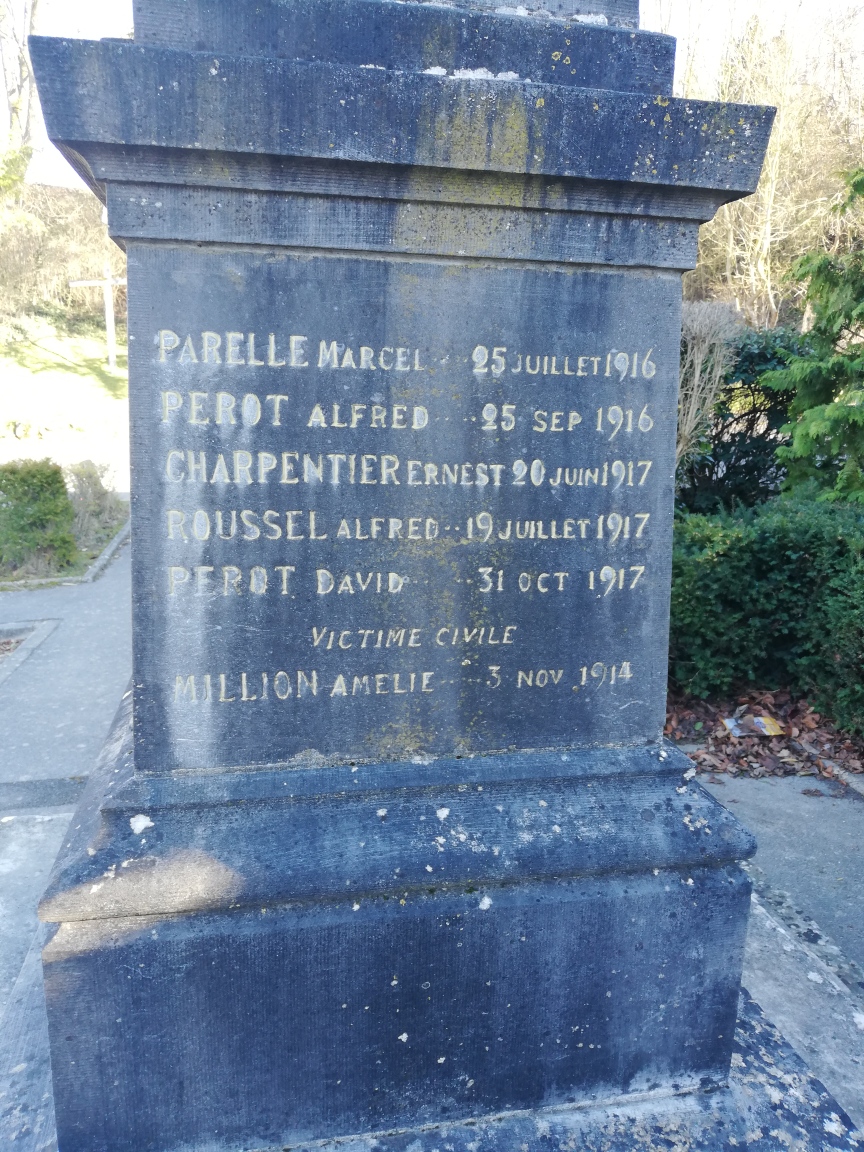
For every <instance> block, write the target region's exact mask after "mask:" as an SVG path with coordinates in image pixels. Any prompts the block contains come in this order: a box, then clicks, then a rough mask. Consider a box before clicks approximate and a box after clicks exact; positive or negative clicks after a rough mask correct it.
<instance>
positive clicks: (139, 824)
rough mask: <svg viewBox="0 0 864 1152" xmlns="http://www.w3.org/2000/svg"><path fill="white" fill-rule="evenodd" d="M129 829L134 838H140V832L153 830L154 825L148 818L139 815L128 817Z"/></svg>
mask: <svg viewBox="0 0 864 1152" xmlns="http://www.w3.org/2000/svg"><path fill="white" fill-rule="evenodd" d="M129 827H130V828H131V829H132V831H133V832H134V833H135V835H136V836H140V835H141V833H142V832H144V831H146V829H148V828H154V827H155V825H154V823H153V821H152V820H151V819H150V817H149V816H144V815H139V816H132V817H130V819H129Z"/></svg>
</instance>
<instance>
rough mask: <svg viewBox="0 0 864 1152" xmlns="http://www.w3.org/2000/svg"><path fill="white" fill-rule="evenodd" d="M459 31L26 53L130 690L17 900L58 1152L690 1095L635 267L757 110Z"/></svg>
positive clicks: (580, 54)
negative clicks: (56, 852)
mask: <svg viewBox="0 0 864 1152" xmlns="http://www.w3.org/2000/svg"><path fill="white" fill-rule="evenodd" d="M492 8H493V6H492V5H488V6H487V5H485V4H484V5H477V4H472V5H470V6H459V7H457V6H453V7H450V6H444V5H441V6H439V5H432V4H418V3H394V2H391V0H341V2H340V3H338V4H336V3H333V2H331V0H293V2H291V3H288V2H283V3H280V2H277V0H256V2H255V3H254V4H253V3H242V4H241V3H236V2H233V0H231V2H229V0H184V2H183V3H177V2H172V3H168V2H167V0H140V2H139V3H138V4H137V5H136V37H135V41H134V42H133V43H124V42H117V41H111V42H100V43H90V42H81V41H71V40H49V39H40V38H35V39H34V40H33V41H32V42H31V52H32V57H33V61H34V67H35V69H36V73H37V77H38V81H39V88H40V96H41V100H42V105H43V108H44V110H45V116H46V123H47V125H48V131H49V135H50V137H51V139H52V140H53V141H54V142H55V143H56V144H57V145H58V147H60V148H61V149H62V150H63V151H64V153H65V154H66V155H67V156H68V157H69V158H70V160H71V161H72V163H73V164H74V165H75V166H76V168H77V169H78V171H79V172H81V173H82V175H83V176H84V177H85V179H87V181H88V182H89V184H90V186H91V187H92V188H93V189H94V191H95V192H96V193H97V195H99V196H100V197H101V198H102V199H103V200H104V201H105V202H106V203H107V205H108V218H109V228H110V231H111V234H112V236H114V238H115V239H116V240H117V241H118V243H121V244H122V245H123V246H124V247H125V248H126V251H127V254H128V282H129V339H130V354H129V362H130V412H131V423H132V464H133V492H132V510H133V569H134V571H133V594H134V660H135V666H134V708H132V710H131V711H132V713H133V715H132V716H131V717H130V715H129V709H128V708H127V709H125V710H124V712H123V713H122V715H121V716H120V718H119V719H118V724H117V727H116V729H115V731H114V733H113V734H112V737H111V740H110V741H109V744H108V746H107V748H106V752H105V756H104V757H103V760H102V762H101V765H100V768H99V771H98V772H96V773H95V774H94V777H93V780H92V781H91V785H90V790H89V792H88V796H87V798H86V799H85V802H84V806H83V808H82V810H81V812H80V813H79V816H78V818H77V819H76V821H75V831H74V835H73V836H72V838H71V839H70V842H69V844H68V845H67V846H66V848H65V849H64V852H63V853H62V854H61V857H60V859H59V860H58V863H57V866H56V868H55V872H54V876H53V878H52V882H51V885H50V887H49V890H48V892H47V893H46V895H45V898H44V899H43V902H42V905H41V915H42V916H43V918H44V919H46V920H48V921H50V922H51V923H55V924H57V925H59V927H58V929H57V932H56V934H55V935H54V937H53V939H52V940H51V942H50V944H49V945H48V947H47V949H46V951H45V953H44V962H45V975H46V994H47V1000H48V1010H49V1021H50V1024H51V1031H52V1067H53V1076H54V1090H55V1104H56V1109H57V1117H58V1127H59V1131H60V1136H61V1147H62V1148H63V1150H64V1152H79V1150H80V1152H85V1149H86V1152H92V1150H93V1149H94V1148H100V1149H101V1148H105V1149H108V1148H110V1149H111V1152H119V1150H122V1152H145V1150H146V1152H153V1150H159V1152H171V1150H176V1149H178V1148H189V1149H196V1150H198V1149H201V1150H203V1149H205V1148H206V1149H208V1150H210V1149H216V1148H218V1149H225V1150H226V1152H227V1150H228V1149H235V1148H237V1147H260V1148H282V1147H284V1146H286V1145H287V1146H292V1147H294V1146H297V1145H302V1144H304V1142H309V1141H317V1140H324V1139H330V1138H333V1139H336V1138H343V1137H351V1136H357V1137H358V1139H359V1138H362V1139H363V1140H366V1139H373V1138H374V1139H377V1138H378V1137H377V1136H375V1135H374V1134H376V1133H378V1134H380V1133H383V1132H388V1131H390V1132H392V1131H396V1130H398V1131H400V1132H401V1133H402V1135H400V1137H399V1139H400V1140H402V1139H403V1137H404V1142H405V1144H406V1146H407V1145H409V1144H410V1145H411V1147H414V1146H415V1145H414V1144H411V1141H412V1140H415V1139H416V1140H417V1141H420V1143H419V1144H418V1145H417V1147H418V1148H420V1147H422V1148H425V1147H426V1146H427V1144H426V1139H427V1138H426V1136H425V1135H424V1134H423V1126H424V1125H432V1126H433V1129H434V1126H435V1125H438V1124H440V1123H442V1122H444V1121H446V1120H452V1119H461V1120H471V1118H477V1117H484V1116H485V1117H489V1116H492V1115H496V1114H499V1113H520V1114H522V1115H523V1118H524V1113H525V1111H526V1110H537V1111H536V1119H537V1123H538V1125H539V1127H538V1128H537V1132H538V1133H541V1134H542V1130H543V1128H542V1125H543V1123H544V1121H543V1113H542V1110H543V1109H548V1108H568V1107H571V1106H576V1105H579V1104H585V1103H587V1102H590V1101H592V1100H594V1101H596V1100H598V1099H608V1098H611V1097H615V1096H617V1095H620V1094H628V1093H630V1094H632V1093H638V1092H642V1091H645V1090H651V1091H654V1090H658V1091H660V1090H662V1091H666V1092H673V1091H678V1090H681V1089H687V1090H693V1091H697V1090H699V1089H700V1088H706V1087H714V1086H717V1085H718V1084H720V1083H721V1082H722V1080H723V1078H724V1076H725V1074H726V1072H727V1071H728V1067H729V1061H730V1057H731V1044H732V1035H733V1030H734V1023H735V1013H736V1007H737V992H738V984H739V979H740V970H741V955H742V948H743V939H744V931H745V927H746V914H747V912H746V910H747V904H748V899H749V886H748V882H747V880H746V877H745V876H744V874H743V872H742V871H741V870H740V869H739V867H738V865H737V863H736V862H737V861H738V860H740V859H742V858H743V857H745V856H747V855H749V854H751V853H752V851H753V848H754V846H753V842H752V838H751V837H749V835H748V834H746V833H745V832H744V831H743V829H741V828H740V827H739V826H738V825H737V824H736V823H735V821H734V820H733V818H732V817H731V816H730V815H729V814H728V813H725V812H724V811H723V810H722V809H721V808H720V807H719V805H717V804H716V803H715V802H714V801H713V800H712V799H711V798H710V797H708V796H707V795H706V794H705V793H704V792H702V791H701V790H700V789H698V788H696V787H695V786H693V785H692V784H690V783H689V782H688V780H687V779H684V780H682V779H681V773H682V769H683V768H685V767H689V761H686V760H684V759H683V758H682V757H679V756H678V755H677V754H675V753H674V752H672V751H670V750H669V749H667V748H666V747H665V746H664V745H663V743H662V738H661V733H662V728H663V719H664V701H665V689H666V669H667V664H666V661H667V656H666V652H667V645H668V620H669V582H670V567H671V532H672V512H673V499H674V472H675V431H676V396H677V383H678V364H679V347H680V306H681V275H682V272H683V271H685V270H686V269H688V268H691V267H693V266H694V264H695V262H696V256H697V240H698V227H699V224H700V223H701V222H702V221H704V220H707V219H710V218H711V216H712V215H713V214H714V212H716V210H717V208H718V207H719V206H720V205H721V204H723V203H726V202H729V201H731V200H735V199H737V198H739V197H741V196H744V195H747V194H748V193H750V192H752V191H753V190H754V189H755V187H756V184H757V182H758V179H759V173H760V169H761V163H762V159H763V155H764V151H765V147H766V144H767V140H768V135H769V132H770V127H771V122H772V116H773V113H772V112H771V110H766V109H759V108H751V107H745V106H740V105H728V104H727V105H717V104H709V103H701V102H697V101H688V100H680V99H675V98H674V97H673V96H672V93H671V86H672V75H673V66H674V59H673V55H674V44H673V42H672V41H671V40H670V39H669V38H667V37H662V36H656V35H651V34H648V33H645V32H642V31H639V30H638V29H636V28H635V22H636V15H637V7H636V4H635V3H629V2H624V0H621V2H617V3H616V2H613V0H605V2H603V3H600V2H598V3H596V4H594V3H592V4H589V5H587V6H583V5H581V4H579V3H575V4H572V5H568V6H567V8H566V10H564V9H563V6H562V7H552V9H551V11H549V10H544V11H539V10H538V11H534V10H531V11H529V10H528V9H527V8H521V7H520V8H514V9H511V8H503V9H502V8H498V7H495V9H494V10H492ZM549 8H550V5H548V4H547V5H546V9H549ZM130 723H131V725H132V728H131V730H130ZM682 761H683V763H682ZM515 1123H516V1122H515V1121H513V1120H512V1118H511V1119H506V1118H505V1120H504V1121H502V1126H501V1128H500V1129H499V1130H498V1131H499V1137H498V1140H499V1145H498V1146H500V1147H502V1148H504V1147H512V1146H514V1144H513V1141H514V1139H515V1133H516V1131H517V1129H518V1130H519V1131H521V1130H522V1129H521V1128H519V1124H516V1127H514V1124H515ZM519 1123H520V1124H521V1123H522V1121H520V1122H519ZM403 1130H404V1131H403ZM409 1133H410V1135H409ZM429 1139H432V1137H429ZM537 1139H538V1141H541V1142H542V1135H540V1136H538V1138H537ZM518 1143H519V1144H520V1145H523V1141H522V1140H521V1137H520V1140H519V1141H518Z"/></svg>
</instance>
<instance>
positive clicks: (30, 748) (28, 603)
mask: <svg viewBox="0 0 864 1152" xmlns="http://www.w3.org/2000/svg"><path fill="white" fill-rule="evenodd" d="M130 588H131V577H130V564H129V548H128V546H124V547H123V548H122V549H121V550H120V553H119V555H118V557H117V559H116V560H115V561H114V562H113V563H112V564H110V565H109V567H108V568H107V569H106V571H105V573H104V574H103V575H102V576H101V577H100V578H99V579H98V580H95V581H94V582H93V583H92V584H60V585H57V586H55V587H51V588H36V589H32V590H30V591H23V592H0V624H5V623H9V622H13V621H14V622H22V621H26V620H59V621H60V623H59V625H58V626H57V628H55V629H54V631H53V632H52V633H51V635H50V636H48V638H47V639H46V640H44V641H43V642H42V643H41V644H40V645H39V647H38V648H37V649H36V650H35V651H34V652H33V653H32V654H31V655H30V656H28V658H27V659H26V660H25V662H24V663H23V664H22V665H21V666H20V667H19V668H17V669H16V670H15V671H14V673H13V674H12V675H11V676H10V677H9V678H8V679H7V680H6V681H5V682H4V683H2V684H0V749H2V751H0V783H2V782H6V783H9V782H12V781H17V780H26V781H33V780H39V779H42V780H49V779H50V780H56V779H61V778H68V777H70V776H86V775H87V774H88V773H89V771H90V766H91V765H92V763H93V761H94V760H95V759H96V757H97V755H98V754H99V750H100V748H101V747H102V743H103V741H104V739H105V736H106V734H107V732H108V727H109V725H110V723H111V720H112V719H113V716H114V713H115V712H116V711H117V706H118V704H119V703H120V699H121V697H122V695H123V693H124V691H125V690H126V685H127V683H128V681H129V677H130V675H131V669H132V624H131V612H130ZM0 667H2V665H0Z"/></svg>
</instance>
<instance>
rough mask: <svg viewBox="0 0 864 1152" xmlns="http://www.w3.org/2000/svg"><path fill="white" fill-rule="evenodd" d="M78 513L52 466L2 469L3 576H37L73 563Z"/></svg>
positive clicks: (29, 463)
mask: <svg viewBox="0 0 864 1152" xmlns="http://www.w3.org/2000/svg"><path fill="white" fill-rule="evenodd" d="M74 521H75V511H74V509H73V507H72V504H71V502H70V500H69V496H68V494H67V492H66V485H65V484H64V482H63V472H62V469H61V468H60V467H59V465H57V464H54V463H52V461H50V460H15V461H13V462H12V463H11V464H3V465H0V571H5V572H7V573H8V572H14V571H16V570H18V569H21V568H27V569H28V570H29V571H30V572H32V573H33V574H37V573H39V574H42V573H46V572H47V571H50V570H54V571H57V570H62V569H63V568H68V567H69V566H70V565H72V564H74V563H75V560H76V558H77V555H78V548H77V545H76V543H75V537H74V536H73V534H72V526H73V523H74Z"/></svg>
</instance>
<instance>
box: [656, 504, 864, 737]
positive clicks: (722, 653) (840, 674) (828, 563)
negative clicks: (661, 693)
mask: <svg viewBox="0 0 864 1152" xmlns="http://www.w3.org/2000/svg"><path fill="white" fill-rule="evenodd" d="M670 673H671V679H672V685H673V687H675V688H677V689H678V690H679V691H685V692H688V693H690V694H692V695H695V696H699V697H704V696H710V695H719V694H725V693H728V692H730V691H733V690H736V689H739V688H743V687H746V686H748V685H756V686H759V687H763V688H772V689H775V688H791V689H793V690H796V691H801V692H806V693H808V694H809V695H810V696H811V698H812V699H813V701H814V702H815V703H816V704H817V706H818V707H819V708H820V709H821V710H822V711H824V712H827V713H828V714H829V715H831V716H832V717H833V718H834V719H835V720H836V721H837V723H838V724H840V725H841V727H843V728H846V729H848V730H849V731H857V732H864V509H860V508H858V509H856V508H855V507H853V506H850V505H842V504H830V503H821V502H816V501H792V500H786V499H779V500H774V501H771V502H770V503H768V504H765V505H762V506H761V507H759V508H756V509H753V510H752V511H749V512H746V513H742V514H740V515H736V516H729V515H720V516H696V515H683V516H680V517H679V518H678V519H677V520H676V525H675V550H674V555H673V578H672V637H671V649H670Z"/></svg>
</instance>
